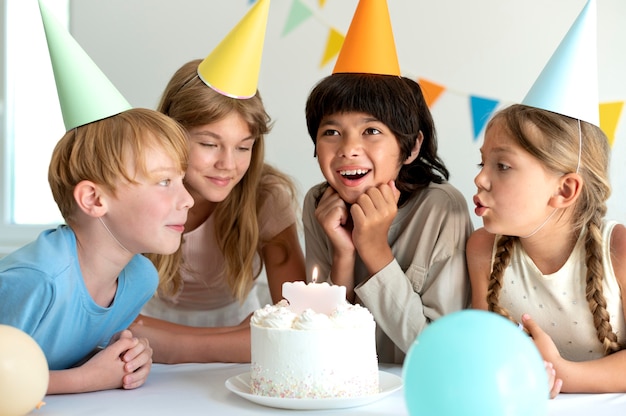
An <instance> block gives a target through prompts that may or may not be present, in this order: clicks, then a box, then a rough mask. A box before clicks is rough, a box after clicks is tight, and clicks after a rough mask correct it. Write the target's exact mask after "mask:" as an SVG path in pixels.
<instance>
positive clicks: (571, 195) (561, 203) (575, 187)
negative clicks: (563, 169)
mask: <svg viewBox="0 0 626 416" xmlns="http://www.w3.org/2000/svg"><path fill="white" fill-rule="evenodd" d="M583 183H584V181H583V178H582V176H580V175H579V174H577V173H567V174H565V175H563V176H562V177H561V178H560V179H559V187H558V189H557V190H556V192H555V193H554V195H553V196H552V198H551V199H550V206H552V207H554V208H567V207H569V206H570V205H572V204H574V202H576V200H577V199H578V197H579V196H580V193H581V192H582V188H583Z"/></svg>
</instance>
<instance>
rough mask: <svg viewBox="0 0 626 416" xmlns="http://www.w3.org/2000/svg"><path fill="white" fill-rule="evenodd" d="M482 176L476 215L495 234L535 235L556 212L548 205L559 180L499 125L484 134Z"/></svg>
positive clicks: (476, 200) (479, 177)
mask: <svg viewBox="0 0 626 416" xmlns="http://www.w3.org/2000/svg"><path fill="white" fill-rule="evenodd" d="M480 151H481V155H482V157H481V164H480V167H481V169H480V172H479V173H478V175H477V176H476V178H475V179H474V183H475V184H476V187H477V188H478V191H477V193H476V195H475V196H474V204H475V205H476V208H475V213H476V215H478V216H479V217H482V219H483V223H484V226H485V229H486V230H487V231H489V232H490V233H493V234H504V235H514V236H524V235H528V234H530V233H532V232H533V231H534V230H535V229H536V228H537V227H538V226H539V225H540V224H541V223H542V222H543V221H545V219H546V218H547V216H549V215H550V213H551V212H552V211H553V210H554V208H552V207H550V206H549V205H548V201H549V200H550V197H551V196H552V195H553V193H554V191H555V190H556V189H557V187H558V176H557V175H556V174H555V173H553V172H550V171H548V170H547V169H546V168H545V166H544V165H543V164H542V163H541V162H540V161H539V160H538V159H537V158H535V157H533V156H532V155H531V154H530V153H528V152H527V151H526V150H524V149H523V148H522V147H521V146H520V145H519V144H517V143H516V142H515V141H514V139H513V138H511V137H510V135H509V133H508V131H507V130H506V129H504V128H503V126H502V125H501V124H500V123H499V122H496V123H494V124H493V125H492V126H491V127H490V128H489V129H488V130H487V131H486V133H485V141H484V144H483V146H482V148H481V150H480Z"/></svg>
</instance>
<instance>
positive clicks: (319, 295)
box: [283, 269, 346, 315]
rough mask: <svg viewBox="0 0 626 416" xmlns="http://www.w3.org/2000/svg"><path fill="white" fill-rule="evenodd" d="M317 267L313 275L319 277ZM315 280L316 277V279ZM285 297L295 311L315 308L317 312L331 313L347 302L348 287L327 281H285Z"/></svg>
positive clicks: (299, 311) (290, 307)
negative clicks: (330, 283) (307, 282)
mask: <svg viewBox="0 0 626 416" xmlns="http://www.w3.org/2000/svg"><path fill="white" fill-rule="evenodd" d="M316 272H317V269H314V270H313V277H314V278H315V277H317V276H316V275H317V273H316ZM314 280H315V279H314ZM283 297H284V298H285V299H287V301H289V309H290V310H291V311H292V312H293V313H301V312H302V311H304V310H305V309H309V308H310V309H313V310H314V311H315V312H317V313H325V314H326V315H330V314H331V313H332V312H333V311H334V310H335V309H337V307H338V306H339V305H343V304H344V303H345V302H346V287H345V286H336V285H332V286H331V285H329V284H328V283H326V282H323V283H315V281H313V282H311V283H309V284H306V283H304V282H285V283H283Z"/></svg>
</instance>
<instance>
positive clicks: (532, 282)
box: [492, 222, 626, 361]
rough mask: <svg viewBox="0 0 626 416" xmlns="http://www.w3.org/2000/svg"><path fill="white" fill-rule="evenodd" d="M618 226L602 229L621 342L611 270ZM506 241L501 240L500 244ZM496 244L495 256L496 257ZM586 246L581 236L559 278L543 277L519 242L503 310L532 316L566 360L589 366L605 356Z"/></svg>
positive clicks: (625, 329) (609, 296) (625, 336)
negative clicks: (589, 288) (590, 296)
mask: <svg viewBox="0 0 626 416" xmlns="http://www.w3.org/2000/svg"><path fill="white" fill-rule="evenodd" d="M615 224H616V223H615V222H609V223H606V224H605V225H604V227H603V230H602V257H603V261H602V266H603V270H604V281H603V292H604V297H605V299H606V302H607V310H608V312H609V315H610V323H611V325H612V327H613V331H614V332H616V333H617V335H618V340H619V341H620V343H622V344H623V343H624V341H625V340H626V325H625V323H624V309H623V307H622V298H621V293H620V287H619V284H618V283H617V279H616V278H615V273H614V272H613V266H612V265H611V253H610V241H611V231H612V230H613V227H614V226H615ZM499 238H500V236H497V237H496V241H497V240H498V239H499ZM495 246H496V245H495V244H494V253H493V254H492V263H493V257H494V254H495ZM586 274H587V266H586V265H585V241H584V233H583V234H581V236H580V238H579V239H578V242H577V243H576V245H575V247H574V250H572V253H571V254H570V256H569V258H568V259H567V261H566V262H565V264H564V265H563V267H561V269H560V270H558V271H557V272H555V273H552V274H547V275H545V274H542V273H541V271H540V270H539V269H538V268H537V266H536V265H535V263H533V261H532V259H531V258H530V257H528V255H527V254H526V252H525V251H524V250H523V248H522V246H521V244H520V243H519V241H516V243H515V244H514V247H513V254H512V256H511V263H510V264H509V266H508V267H507V269H506V270H505V272H504V276H503V286H502V291H501V292H500V305H501V306H503V307H505V308H506V309H507V310H508V311H509V312H510V313H511V315H512V316H513V317H514V318H517V319H521V316H522V314H524V313H528V314H530V315H531V316H532V317H533V319H534V320H535V321H536V322H537V323H538V324H539V326H540V327H541V328H542V329H543V330H544V331H546V332H547V333H548V335H550V336H551V337H552V340H553V341H554V343H555V344H556V346H557V348H558V349H559V352H560V353H561V356H562V357H563V358H565V359H567V360H571V361H588V360H593V359H596V358H600V357H603V356H604V351H603V348H602V344H600V341H599V340H598V337H597V335H596V328H595V326H594V324H593V315H592V313H591V311H590V310H589V304H588V302H587V299H586V297H585V291H586V283H585V276H586Z"/></svg>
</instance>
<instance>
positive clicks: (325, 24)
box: [71, 0, 626, 226]
mask: <svg viewBox="0 0 626 416" xmlns="http://www.w3.org/2000/svg"><path fill="white" fill-rule="evenodd" d="M292 1H293V0H274V1H273V2H272V3H271V8H270V16H269V22H268V26H269V27H268V31H267V35H266V39H265V50H264V56H263V62H262V69H261V76H260V82H259V89H260V91H261V94H262V96H263V98H264V100H265V103H266V106H267V109H268V111H269V113H270V115H271V116H272V117H273V119H274V120H275V127H274V129H273V131H272V133H271V134H270V135H269V137H268V139H267V142H268V145H267V149H268V151H267V159H268V160H269V161H270V162H272V163H274V164H275V165H277V166H278V167H280V168H281V169H283V170H284V171H286V172H287V173H288V174H290V175H292V176H293V177H294V178H295V179H296V180H297V182H298V184H299V186H300V191H301V193H302V194H304V192H305V191H306V190H307V189H308V188H309V187H310V186H311V185H313V184H314V183H317V182H319V181H320V180H321V179H322V176H321V174H320V173H319V170H318V167H317V162H316V160H315V159H314V158H313V145H312V143H311V141H310V139H309V137H308V135H307V133H306V126H305V121H304V103H305V100H306V96H307V94H308V92H309V90H310V89H311V87H312V86H313V85H314V84H315V82H317V81H318V80H319V79H321V78H322V77H324V76H326V75H329V74H330V73H331V71H332V67H333V65H334V60H333V61H332V62H331V63H329V64H327V65H326V66H323V67H320V62H321V59H322V54H323V52H324V48H325V44H326V40H327V36H328V33H329V30H330V29H331V28H335V29H336V30H338V31H339V32H341V33H343V34H345V33H346V31H347V29H348V26H349V24H350V20H351V18H352V13H353V12H354V9H355V7H356V4H357V0H327V1H326V5H325V7H323V8H321V9H320V8H319V6H318V1H317V0H300V1H302V2H303V3H304V4H306V5H308V6H309V7H310V8H311V9H312V10H314V11H315V12H314V15H313V16H312V17H311V18H310V19H308V20H307V21H306V22H304V23H303V24H301V25H300V26H299V27H298V28H296V29H295V30H294V31H293V32H291V33H290V34H288V35H286V36H281V33H282V30H283V26H284V24H285V22H286V20H287V16H288V12H289V8H290V5H291V4H292ZM388 4H389V10H390V14H391V20H392V24H393V27H394V33H395V38H396V45H397V50H398V56H399V60H400V66H401V69H402V71H403V73H404V75H407V76H410V77H414V78H417V77H423V78H426V79H428V80H430V81H433V82H436V83H438V84H442V85H444V86H446V87H447V88H448V90H447V92H445V93H444V94H443V95H442V97H441V98H440V99H439V100H438V101H437V102H436V103H435V105H434V106H433V108H432V112H433V115H434V117H435V122H436V125H437V127H438V132H439V141H440V149H441V154H442V156H443V158H444V161H445V162H446V164H447V166H448V168H449V169H450V171H451V173H452V176H451V182H452V183H453V184H454V185H455V186H457V187H458V188H459V189H460V190H461V191H462V192H463V193H464V195H466V197H467V199H468V203H470V209H472V210H473V206H472V205H471V197H472V195H473V193H474V192H475V188H474V185H473V182H472V180H473V177H474V176H475V174H476V173H477V168H476V164H477V163H478V162H479V161H480V160H479V151H478V149H479V147H480V145H481V141H482V137H479V138H478V140H476V141H474V140H473V132H472V125H471V114H470V107H469V103H468V101H469V97H470V95H476V96H481V97H486V98H490V99H495V100H499V101H501V102H502V105H507V104H510V103H512V102H516V101H521V100H522V99H523V97H524V96H525V94H526V92H527V91H528V89H529V88H530V86H531V85H532V83H533V82H534V80H535V78H536V76H537V75H538V74H539V72H540V71H541V70H542V69H543V66H544V64H545V63H546V62H547V60H548V59H549V58H550V56H551V54H552V52H553V51H554V49H555V48H556V46H557V45H558V44H559V42H560V41H561V39H562V37H563V36H564V35H565V33H566V32H567V30H568V29H569V27H570V25H571V24H572V22H573V21H574V20H575V18H576V17H577V15H578V13H579V12H580V10H581V9H582V7H583V6H584V4H585V0H525V1H513V0H473V1H463V0H437V1H432V0H430V1H429V0H388ZM597 7H598V55H599V59H598V60H599V77H600V80H599V85H600V91H599V93H600V101H601V102H607V101H624V100H626V53H625V52H624V51H626V25H625V24H624V23H623V22H624V21H626V2H625V1H623V0H602V1H597ZM248 8H249V2H248V1H247V0H222V1H215V0H210V1H209V0H177V1H167V0H107V1H100V0H78V1H72V2H71V16H72V23H71V31H72V33H73V35H74V36H75V38H76V39H77V40H78V42H79V43H80V44H81V45H82V46H83V48H84V49H85V50H86V51H87V53H88V54H89V55H90V56H91V57H92V58H93V59H94V61H95V62H96V63H97V64H98V65H99V66H100V68H101V69H102V70H103V71H104V72H105V73H106V74H107V75H108V76H109V77H110V79H111V80H112V81H113V83H114V84H115V85H116V86H117V87H118V88H119V89H120V91H121V92H122V93H123V94H124V95H125V96H126V98H127V99H128V100H129V101H130V102H131V104H133V105H134V106H141V107H149V108H154V107H155V106H156V104H157V102H158V99H159V96H160V94H161V91H162V89H163V88H164V86H165V84H166V82H167V81H168V79H169V77H170V76H171V74H172V73H173V72H174V71H175V70H176V69H177V68H178V67H179V66H180V65H181V64H182V63H184V62H186V61H187V60H190V59H193V58H204V57H205V56H206V55H208V54H209V53H210V52H211V50H212V49H213V48H214V47H215V46H216V45H217V43H218V42H219V41H220V40H221V39H222V38H223V37H224V36H225V35H226V33H228V31H229V30H230V29H231V28H232V27H233V26H234V25H235V24H236V23H237V22H238V21H239V19H240V18H241V17H242V16H243V15H244V14H245V12H246V11H247V10H248ZM613 151H614V154H613V161H612V168H611V179H612V183H613V186H614V193H613V196H612V197H611V200H610V201H609V202H610V204H609V217H611V218H615V219H618V220H620V221H622V222H626V164H625V163H624V161H626V157H625V156H626V109H625V110H624V112H623V113H622V116H621V118H620V125H618V130H617V135H616V138H615V145H614V147H613ZM302 196H303V195H302ZM472 217H473V219H474V222H475V224H476V225H477V226H479V225H480V221H479V219H478V218H476V217H475V216H474V215H473V214H472Z"/></svg>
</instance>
